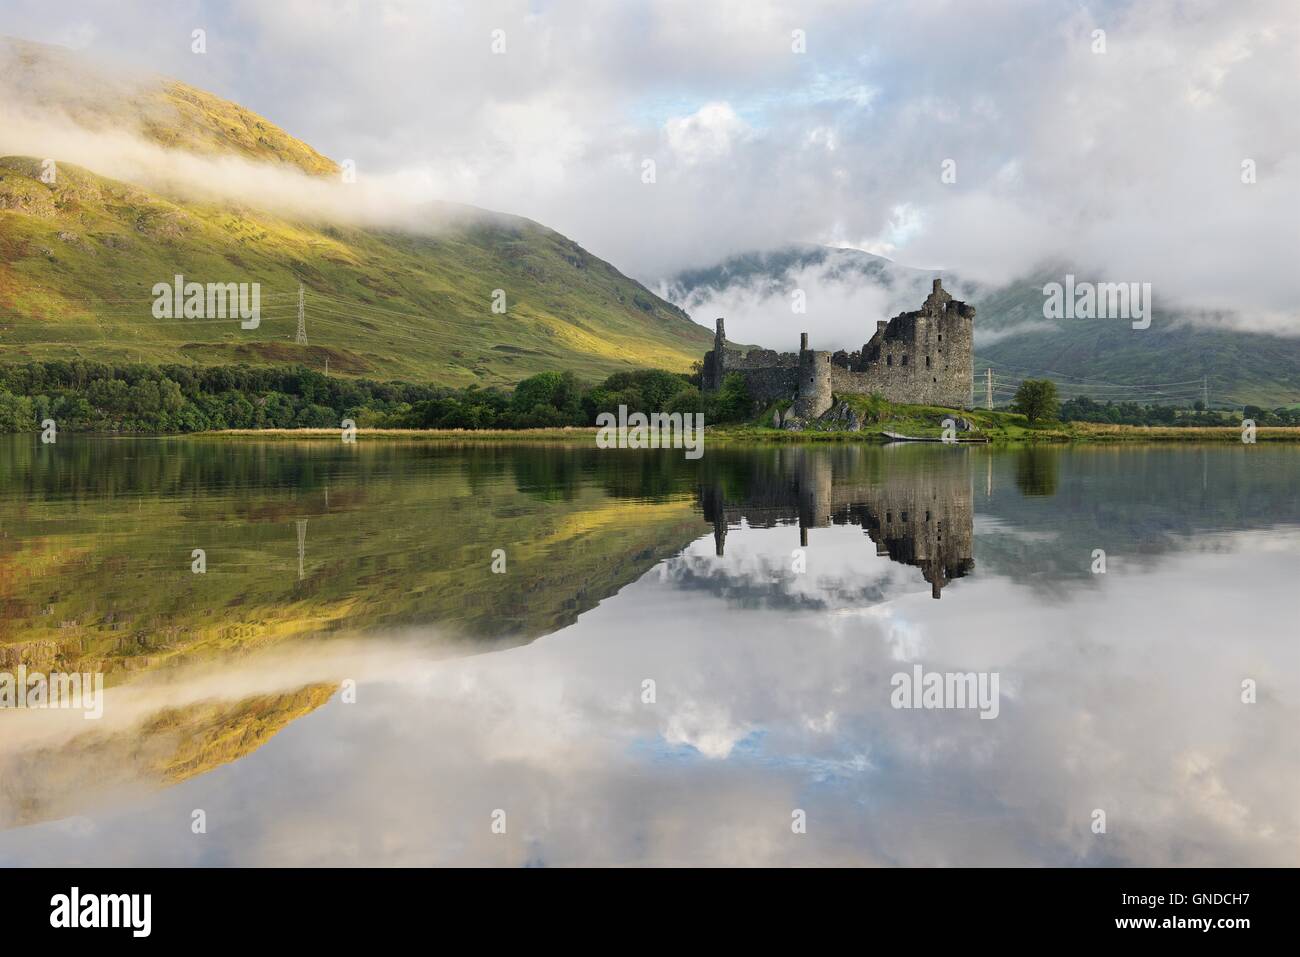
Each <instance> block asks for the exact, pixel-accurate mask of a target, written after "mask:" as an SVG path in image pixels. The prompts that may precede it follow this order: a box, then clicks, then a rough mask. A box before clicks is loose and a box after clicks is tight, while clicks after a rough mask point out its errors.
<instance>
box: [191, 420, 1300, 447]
mask: <svg viewBox="0 0 1300 957" xmlns="http://www.w3.org/2000/svg"><path fill="white" fill-rule="evenodd" d="M952 414H953V413H952V412H946V415H952ZM964 415H965V417H966V418H967V419H968V420H970V421H972V423H973V424H975V426H976V430H975V431H973V432H964V433H961V434H962V436H963V437H968V436H969V437H980V438H987V439H988V440H989V442H990V443H992V444H995V445H1002V444H1021V443H1113V442H1240V441H1241V430H1240V429H1236V428H1231V427H1222V428H1219V427H1212V428H1199V427H1194V426H1188V427H1172V426H1171V427H1158V426H1138V425H1097V424H1094V423H1090V422H1068V423H1062V422H1051V423H1046V424H1041V425H1032V426H1031V425H1029V424H1028V423H1025V422H1023V421H1020V422H1017V421H1011V422H1005V423H998V422H993V423H983V422H980V421H978V419H979V418H983V417H984V416H991V417H1002V418H1008V419H1023V416H1013V415H1011V414H1010V413H1001V412H994V413H978V414H972V413H964ZM885 429H888V430H889V431H891V432H895V433H897V434H900V435H907V436H911V437H915V438H932V437H933V438H937V437H939V435H940V433H941V431H942V429H941V427H940V426H938V425H934V424H932V423H929V422H927V421H924V420H920V419H900V420H891V421H889V422H887V423H885V424H884V425H872V426H870V427H867V428H864V429H863V430H862V431H860V432H849V431H847V430H804V431H786V430H784V429H774V428H771V427H770V426H758V425H752V424H745V425H720V426H710V427H709V429H708V431H707V439H706V441H708V442H725V443H749V442H754V443H807V442H818V443H820V442H869V443H878V442H885V441H887V440H886V438H885V437H884V436H883V435H882V432H883V431H884V430H885ZM596 432H597V429H595V428H594V427H590V428H581V427H566V428H560V429H358V430H357V439H358V441H360V440H363V439H364V440H365V441H374V440H380V441H408V442H442V443H449V444H455V443H478V442H506V443H529V442H544V443H572V444H582V445H587V444H592V443H594V441H595V436H596ZM1255 437H1256V441H1258V442H1300V428H1296V427H1286V428H1283V427H1271V428H1261V429H1258V430H1257V432H1256V435H1255ZM187 438H197V439H205V440H216V441H221V440H230V439H240V440H249V439H252V440H256V441H263V442H301V441H333V442H338V441H340V440H341V439H340V432H339V430H338V429H227V430H225V431H221V432H200V433H196V434H194V435H190V436H187Z"/></svg>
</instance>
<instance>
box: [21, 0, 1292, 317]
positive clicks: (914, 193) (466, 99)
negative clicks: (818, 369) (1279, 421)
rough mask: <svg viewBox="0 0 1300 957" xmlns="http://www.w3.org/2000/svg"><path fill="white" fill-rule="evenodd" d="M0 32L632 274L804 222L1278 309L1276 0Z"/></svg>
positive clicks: (60, 11)
mask: <svg viewBox="0 0 1300 957" xmlns="http://www.w3.org/2000/svg"><path fill="white" fill-rule="evenodd" d="M195 29H203V30H205V31H206V52H204V53H201V54H200V53H195V52H193V50H192V40H191V37H192V31H193V30H195ZM494 31H501V32H500V33H494ZM1098 31H1102V32H1101V33H1098ZM0 33H3V34H8V35H14V36H19V37H23V38H25V39H29V40H37V41H42V42H47V43H57V44H62V45H65V46H69V47H72V48H74V49H78V50H84V51H87V52H88V53H89V54H94V55H99V56H104V57H110V58H113V59H116V60H118V61H120V62H122V63H125V64H129V65H131V66H133V67H136V68H141V69H147V70H152V71H157V72H159V73H163V74H166V75H170V76H174V77H177V78H179V79H182V80H184V81H186V82H189V83H191V84H193V85H195V86H199V87H202V88H205V89H208V90H211V91H213V92H215V93H217V94H220V95H222V96H225V97H228V98H230V99H233V100H235V101H237V102H239V103H241V104H243V105H245V106H247V107H249V108H250V109H253V110H255V111H257V112H259V113H261V114H263V115H265V116H266V117H268V118H270V119H271V120H272V121H274V122H275V123H277V124H279V125H280V126H282V127H284V128H285V129H286V130H288V131H289V132H290V133H292V134H294V135H296V136H299V137H300V138H302V139H304V140H306V141H307V142H309V143H311V144H312V145H313V146H315V147H316V148H317V149H319V150H320V151H322V152H323V153H325V154H326V155H328V156H330V157H332V158H334V159H336V160H345V159H351V160H353V161H354V162H355V163H356V168H357V171H358V176H359V177H360V178H367V177H369V178H373V179H384V180H386V181H387V182H388V183H389V184H390V186H392V187H395V188H397V189H399V190H400V192H401V193H402V195H409V196H410V198H411V200H412V202H417V201H419V200H422V199H427V198H441V199H448V200H455V201H461V202H468V203H473V204H476V205H480V206H484V207H488V208H492V209H498V210H502V211H506V212H511V213H516V214H520V215H524V216H528V217H530V218H532V219H535V220H538V221H540V222H542V223H545V224H546V225H548V226H551V227H553V228H555V229H558V230H560V231H561V232H563V233H565V234H566V235H569V236H571V237H572V238H574V239H576V240H577V241H578V242H580V243H581V244H582V245H584V246H585V247H586V248H588V249H589V250H591V251H592V252H593V253H595V254H596V255H598V256H601V257H602V258H605V259H607V260H609V261H611V262H613V263H614V264H615V265H616V266H618V267H619V268H620V269H622V270H623V271H624V272H627V273H629V274H630V275H633V276H635V277H636V278H639V279H641V280H643V281H645V282H647V283H648V284H651V285H654V284H655V283H656V282H657V281H658V280H660V279H663V278H665V277H667V276H670V275H672V274H673V273H675V272H676V271H678V270H681V269H684V268H700V267H706V266H709V265H711V264H713V263H715V262H717V261H718V260H720V259H722V258H723V257H725V256H727V255H730V254H733V253H736V252H741V251H746V250H754V249H767V248H775V247H779V246H781V245H784V244H786V243H790V242H796V241H799V242H817V243H827V244H832V245H844V246H852V247H855V248H859V249H863V250H867V251H870V252H875V253H879V254H882V255H886V256H889V257H890V258H892V259H894V260H896V261H898V262H900V263H903V264H905V265H908V266H914V267H918V268H923V269H935V270H938V269H944V270H952V271H955V272H957V273H959V274H961V275H962V276H963V277H968V278H970V279H972V280H976V281H980V282H987V283H1001V282H1005V281H1008V280H1010V279H1013V278H1015V277H1017V276H1020V275H1023V274H1025V273H1026V272H1028V271H1030V270H1031V269H1032V268H1034V267H1035V266H1036V265H1037V264H1040V263H1042V262H1045V261H1066V262H1069V263H1072V264H1077V265H1078V266H1079V267H1080V268H1081V269H1082V268H1087V269H1088V270H1091V271H1092V273H1093V274H1094V275H1096V276H1097V277H1098V278H1099V279H1102V280H1106V281H1125V282H1150V283H1152V285H1153V287H1154V290H1155V295H1156V296H1157V298H1164V299H1165V300H1166V301H1176V302H1177V303H1178V304H1179V305H1183V306H1186V307H1188V308H1198V309H1205V310H1211V311H1212V310H1235V311H1238V312H1240V313H1241V314H1242V315H1243V316H1245V320H1244V324H1245V328H1248V329H1252V330H1256V331H1275V332H1284V333H1287V332H1289V333H1293V334H1300V317H1298V316H1297V315H1296V310H1295V306H1294V302H1295V300H1296V291H1297V290H1296V285H1297V284H1296V281H1295V279H1294V272H1295V270H1294V262H1295V259H1296V254H1297V253H1298V252H1300V241H1298V240H1297V238H1296V236H1297V230H1296V228H1295V220H1296V213H1297V212H1298V211H1300V156H1298V151H1300V115H1297V113H1296V110H1295V103H1296V102H1297V99H1298V96H1297V94H1298V93H1300V18H1297V17H1296V15H1295V8H1294V4H1293V3H1292V2H1289V0H1258V2H1252V0H1244V2H1234V3H1212V2H1195V0H1182V2H1175V0H1141V2H1133V3H1125V2H1101V3H1083V2H1067V0H1061V2H1050V0H1049V2H1043V0H1037V2H1017V0H1003V2H989V3H973V2H957V0H954V2H942V0H911V2H907V3H902V2H879V3H873V2H869V0H852V2H841V0H824V2H804V3H799V2H790V0H787V2H776V0H741V2H732V0H716V2H709V0H654V2H636V0H627V2H618V3H606V2H542V0H533V2H522V0H518V2H516V0H508V2H490V0H489V2H473V3H470V2H466V3H436V2H430V0H382V2H371V3H362V2H356V0H334V2H331V0H310V2H309V0H277V2H275V3H266V2H262V0H230V2H226V3H220V4H217V3H204V2H177V3H167V4H161V3H156V2H149V0H112V2H99V0H68V2H62V3H58V4H52V3H50V2H49V0H0ZM648 162H653V164H654V166H653V170H654V176H653V181H652V182H647V172H646V171H647V163H648ZM1248 162H1249V164H1251V168H1252V169H1253V179H1254V181H1253V182H1249V183H1247V182H1243V164H1245V163H1248ZM945 171H947V173H948V175H947V176H945V175H944V174H945Z"/></svg>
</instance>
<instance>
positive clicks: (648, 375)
mask: <svg viewBox="0 0 1300 957" xmlns="http://www.w3.org/2000/svg"><path fill="white" fill-rule="evenodd" d="M620 405H625V406H627V408H628V410H629V411H630V412H645V413H647V414H649V413H652V412H669V413H672V412H702V413H704V415H705V418H706V421H709V422H726V421H736V420H740V419H743V418H745V417H746V416H747V415H748V414H749V412H750V401H749V395H748V391H747V389H746V386H745V383H744V380H743V378H741V377H740V376H738V375H734V374H733V375H732V376H729V377H728V379H727V381H726V382H725V383H724V384H723V388H722V389H720V390H719V391H718V392H717V393H714V394H709V395H703V394H701V392H700V388H699V373H698V372H696V373H694V374H692V375H686V374H679V373H674V372H666V371H663V370H659V369H646V370H637V371H630V372H619V373H615V374H614V375H611V376H609V377H608V378H606V379H605V380H604V381H602V382H600V383H596V384H585V383H582V382H579V381H578V379H577V378H576V377H575V376H574V375H573V373H571V372H542V373H539V374H537V375H534V376H530V377H529V378H527V379H524V380H523V381H522V382H520V383H519V384H518V385H517V386H515V388H514V389H511V390H504V389H497V388H480V387H478V386H469V387H468V388H463V389H455V388H446V387H438V386H429V385H419V384H413V383H409V382H382V381H374V380H370V379H350V378H340V377H337V376H333V377H330V376H325V375H322V374H321V373H319V372H317V371H315V370H312V369H307V368H305V367H303V366H290V367H264V366H247V365H232V366H207V367H205V366H194V365H159V366H150V365H139V364H132V365H114V364H109V363H101V362H88V361H83V360H70V361H68V360H50V361H44V362H30V363H25V364H22V365H9V366H0V432H34V431H38V430H39V428H40V423H41V422H42V421H44V420H45V419H53V420H54V421H55V422H57V423H58V426H59V428H60V429H63V430H68V431H74V432H148V433H171V432H202V431H208V430H212V429H292V428H338V427H339V426H340V424H341V422H342V421H343V419H345V418H349V419H352V420H353V421H355V422H356V424H357V425H358V426H359V427H361V428H413V429H424V428H442V429H522V428H541V427H556V426H584V425H593V424H594V423H595V420H596V416H597V415H599V414H600V413H601V412H606V411H608V412H615V413H617V411H618V407H619V406H620Z"/></svg>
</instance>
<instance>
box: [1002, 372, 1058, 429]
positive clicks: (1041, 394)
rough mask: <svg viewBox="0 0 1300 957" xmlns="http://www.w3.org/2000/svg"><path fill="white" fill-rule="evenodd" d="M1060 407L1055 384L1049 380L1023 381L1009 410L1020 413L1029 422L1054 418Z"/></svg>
mask: <svg viewBox="0 0 1300 957" xmlns="http://www.w3.org/2000/svg"><path fill="white" fill-rule="evenodd" d="M1060 405H1061V404H1060V401H1059V400H1058V398H1057V394H1056V383H1055V382H1053V381H1052V380H1051V379H1025V380H1024V381H1023V382H1021V383H1020V388H1018V389H1016V395H1015V398H1013V399H1012V400H1011V410H1012V411H1013V412H1019V413H1021V414H1022V415H1024V417H1025V418H1027V419H1028V420H1029V421H1030V422H1037V421H1039V420H1040V419H1053V418H1055V417H1056V414H1057V412H1058V411H1059V409H1060Z"/></svg>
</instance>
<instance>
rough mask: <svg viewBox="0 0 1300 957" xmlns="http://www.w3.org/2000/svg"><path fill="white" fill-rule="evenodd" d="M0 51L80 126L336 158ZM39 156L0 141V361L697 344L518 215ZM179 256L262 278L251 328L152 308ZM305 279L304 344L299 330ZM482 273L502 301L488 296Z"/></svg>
mask: <svg viewBox="0 0 1300 957" xmlns="http://www.w3.org/2000/svg"><path fill="white" fill-rule="evenodd" d="M0 65H3V66H4V67H5V72H6V73H7V74H8V75H7V76H6V80H5V88H6V92H7V93H8V94H9V95H12V94H13V91H14V90H15V89H17V90H20V91H21V92H22V95H23V97H24V102H27V103H30V104H37V105H40V106H42V107H49V108H53V107H54V106H55V105H57V106H58V107H59V108H60V110H61V111H62V112H63V113H65V114H66V115H67V116H69V117H70V118H71V119H72V121H74V122H77V123H81V124H83V125H85V126H86V127H87V128H91V129H95V128H98V127H102V126H106V125H107V126H110V127H112V128H116V129H126V130H132V131H134V132H136V133H138V134H139V135H140V136H141V137H142V138H144V139H147V140H148V141H151V142H154V143H158V144H161V145H164V146H166V147H169V148H173V149H177V150H183V151H189V152H197V153H202V154H204V155H209V156H235V157H239V158H241V159H252V160H256V161H259V162H266V163H274V164H277V165H281V166H292V167H295V168H296V169H297V170H299V171H301V172H303V173H305V174H308V175H311V176H316V177H320V176H328V175H331V174H333V173H334V172H336V171H337V167H336V166H335V165H334V164H333V162H332V161H330V160H328V159H326V158H325V157H323V156H321V155H320V154H319V153H317V152H316V151H315V150H313V149H311V147H309V146H307V145H306V144H304V143H301V142H299V141H298V140H296V139H294V138H293V137H291V136H290V135H289V134H287V133H285V132H284V131H283V130H280V129H279V128H278V127H276V126H275V125H274V124H272V123H270V121H268V120H266V119H264V118H262V117H259V116H257V115H256V114H253V113H251V112H249V111H247V110H244V109H243V108H242V107H239V106H237V105H236V104H233V103H230V102H228V101H225V100H222V99H220V98H219V97H215V96H213V95H211V94H208V93H205V92H203V91H200V90H196V89H194V88H192V87H188V86H186V85H184V84H181V83H177V82H176V81H171V80H166V79H165V78H148V77H137V78H132V79H131V80H130V81H129V82H128V81H124V80H120V79H118V77H117V75H116V74H104V75H103V76H101V75H99V74H92V75H90V76H87V75H86V71H87V70H90V69H91V68H90V67H87V66H85V65H82V64H79V63H78V62H77V60H76V58H75V57H74V56H73V55H72V54H70V53H68V52H67V51H60V50H57V49H55V48H50V47H42V46H38V45H34V44H15V43H13V42H12V41H11V42H9V43H8V44H7V45H0ZM65 70H66V71H67V72H69V73H70V74H71V77H72V78H71V79H69V78H68V77H67V76H65V75H64V74H65ZM77 70H80V71H81V72H80V73H78V72H76V71H77ZM2 142H3V139H2V137H0V143H2ZM53 159H55V160H56V162H58V166H57V170H58V175H57V177H56V181H55V182H53V183H46V182H43V181H42V179H41V171H42V166H41V160H40V159H38V158H35V157H31V156H4V157H2V158H0V362H21V361H24V360H28V359H48V358H74V357H78V356H80V357H83V358H87V359H97V360H104V361H117V362H129V361H140V362H163V361H169V362H170V361H193V362H197V363H204V364H216V363H228V362H237V361H238V362H248V363H252V364H259V363H282V362H291V363H303V364H305V365H308V366H311V367H313V368H320V369H323V368H324V367H325V365H326V362H327V361H328V364H329V371H330V372H331V373H341V374H356V375H366V376H369V377H371V378H377V379H392V378H401V379H407V380H412V381H421V382H434V383H438V384H445V385H454V386H466V385H471V384H475V383H478V384H483V385H509V384H512V383H514V382H517V381H519V380H520V379H522V378H524V377H526V376H529V375H532V374H533V373H536V372H540V371H546V370H553V369H561V370H572V371H573V372H575V373H576V374H578V375H579V376H580V377H583V378H586V379H597V378H601V377H603V376H605V375H608V374H609V373H611V372H616V371H621V370H627V369H631V368H644V367H647V366H658V367H662V368H667V369H672V370H686V369H688V368H689V367H690V364H691V363H692V362H694V361H696V360H698V359H699V357H700V355H701V353H702V352H703V351H704V350H705V349H706V348H708V347H709V344H710V343H711V336H710V334H709V332H708V331H707V330H706V329H704V328H703V327H701V326H698V325H696V324H695V323H693V322H692V321H691V320H690V317H689V316H687V315H686V313H685V312H683V311H682V310H681V309H679V308H677V307H675V306H673V305H670V304H669V303H667V302H665V301H664V300H662V299H660V298H658V297H657V296H655V295H654V294H653V293H651V292H650V291H649V290H648V289H646V288H645V287H644V286H642V285H641V284H640V283H637V282H635V281H633V280H631V279H629V278H628V277H626V276H624V275H623V274H622V273H620V272H619V271H618V270H617V269H615V268H614V267H613V266H611V265H610V264H609V263H607V262H604V261H603V260H601V259H599V258H597V257H595V256H593V255H592V254H591V253H589V252H587V251H586V250H585V249H583V248H582V247H581V246H579V245H578V244H577V243H575V242H573V241H572V240H570V239H567V238H566V237H564V236H562V235H560V234H559V233H556V232H555V231H553V230H550V229H547V228H546V227H545V226H542V225H539V224H538V223H534V222H532V221H530V220H527V219H523V218H521V217H516V216H509V215H504V214H498V213H490V212H487V211H484V210H479V209H475V208H472V207H462V206H454V205H451V204H434V205H431V206H429V207H428V208H425V209H421V210H417V211H416V214H417V215H416V220H417V222H416V225H415V227H414V228H412V229H410V230H407V231H398V230H380V229H373V228H362V227H357V226H349V225H342V224H335V223H331V222H320V221H310V222H309V221H303V220H301V219H294V218H289V217H286V216H283V215H277V214H273V213H270V212H266V211H263V210H258V209H253V208H248V207H247V206H244V205H240V204H235V203H230V202H223V201H210V202H200V201H196V200H194V199H192V198H188V197H182V196H181V195H179V194H172V193H171V192H170V191H168V192H161V191H158V190H156V189H150V188H145V187H144V186H141V185H138V184H136V183H132V182H125V181H122V180H120V179H109V178H106V177H104V176H101V175H98V174H97V173H96V172H95V171H94V170H93V169H87V168H82V167H78V166H76V165H73V164H71V163H67V162H61V161H59V159H60V158H59V157H53ZM143 172H144V171H142V173H143ZM340 188H344V187H342V186H340ZM419 214H424V216H423V217H421V216H420V215H419ZM425 222H427V228H426V227H425V225H423V224H424V223H425ZM178 273H179V274H182V275H184V276H185V278H186V279H187V280H189V281H196V282H201V283H207V282H222V283H225V282H249V283H252V282H257V283H260V284H261V293H262V316H263V318H262V321H261V324H260V326H259V327H258V328H257V329H255V330H244V329H241V328H240V324H239V322H238V321H237V320H229V319H226V320H213V319H188V320H186V319H155V318H154V317H153V315H152V311H151V309H152V303H153V296H152V293H151V290H152V288H153V286H154V284H155V283H158V282H170V281H171V278H172V277H173V276H174V275H176V274H178ZM299 283H302V284H303V286H304V287H305V300H306V317H307V333H308V336H307V337H308V343H309V344H308V345H306V346H303V345H297V344H295V331H296V325H297V295H298V285H299ZM496 289H501V290H504V292H505V295H506V306H507V311H506V313H505V314H504V315H502V314H496V313H494V312H493V311H492V308H491V307H492V302H493V299H492V297H493V291H494V290H496Z"/></svg>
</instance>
